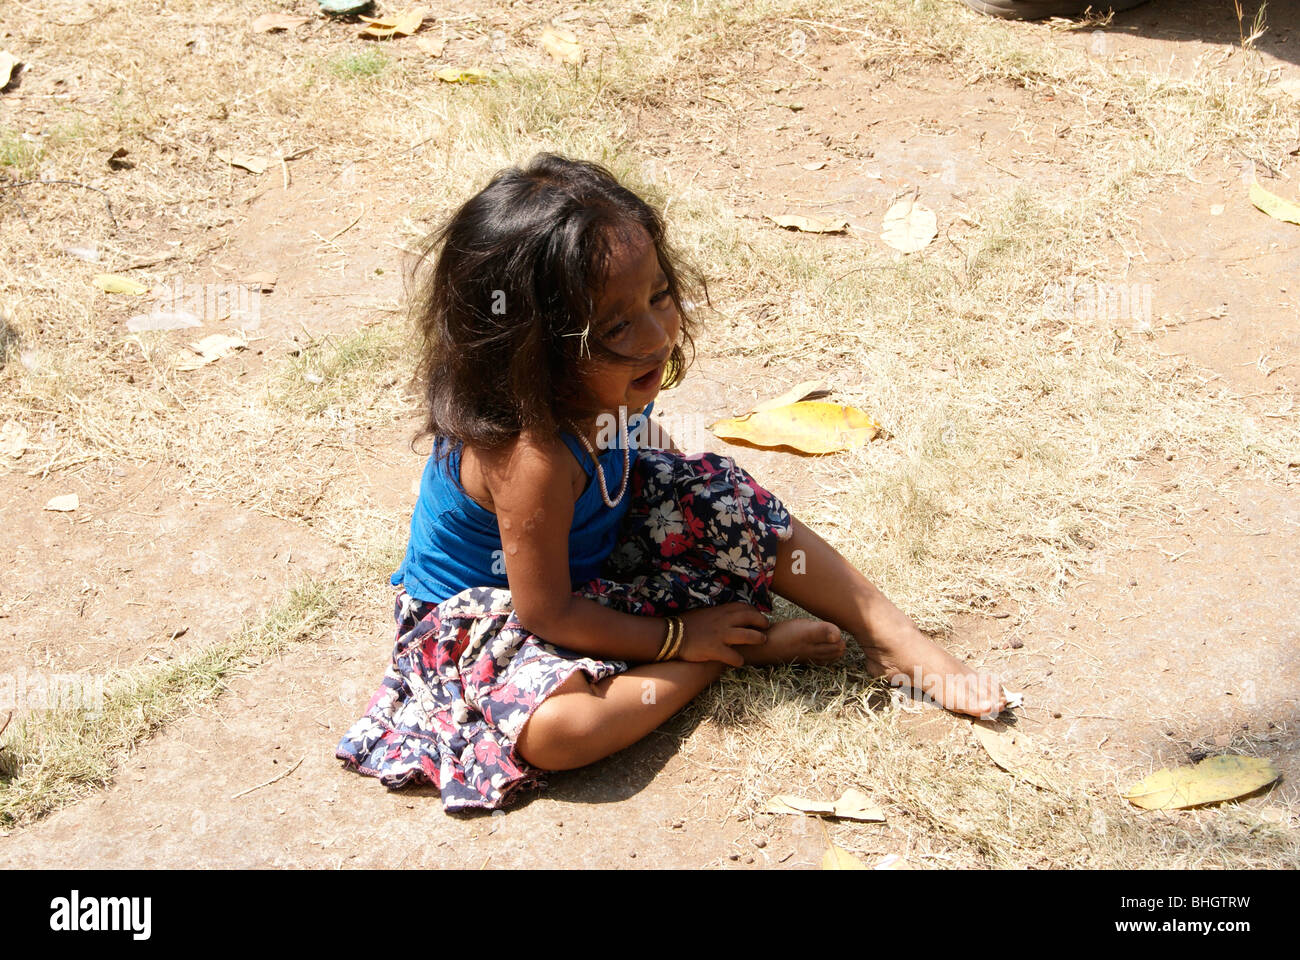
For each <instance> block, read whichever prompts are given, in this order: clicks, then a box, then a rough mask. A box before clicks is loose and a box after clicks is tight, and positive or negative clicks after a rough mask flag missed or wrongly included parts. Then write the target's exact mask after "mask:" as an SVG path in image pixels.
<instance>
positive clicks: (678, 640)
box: [664, 617, 686, 660]
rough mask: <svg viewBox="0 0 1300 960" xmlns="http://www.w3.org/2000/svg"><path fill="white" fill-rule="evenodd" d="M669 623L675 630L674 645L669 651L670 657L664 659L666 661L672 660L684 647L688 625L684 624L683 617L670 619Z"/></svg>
mask: <svg viewBox="0 0 1300 960" xmlns="http://www.w3.org/2000/svg"><path fill="white" fill-rule="evenodd" d="M668 622H669V624H670V625H671V626H672V628H673V645H672V649H670V650H669V651H668V656H666V657H664V659H665V660H672V659H674V658H675V657H676V656H677V651H678V650H680V649H681V647H682V636H683V635H684V634H685V633H686V625H685V624H684V623H682V618H681V617H669V618H668Z"/></svg>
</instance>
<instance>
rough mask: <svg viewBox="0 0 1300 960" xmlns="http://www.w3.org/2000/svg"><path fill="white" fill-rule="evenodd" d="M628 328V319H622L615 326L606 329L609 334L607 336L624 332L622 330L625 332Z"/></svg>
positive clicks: (615, 335) (614, 335)
mask: <svg viewBox="0 0 1300 960" xmlns="http://www.w3.org/2000/svg"><path fill="white" fill-rule="evenodd" d="M627 328H628V322H627V321H626V320H621V321H619V322H618V323H617V324H615V325H614V326H612V327H610V328H609V329H608V330H606V331H605V336H607V337H617V336H618V335H619V334H620V333H622V332H623V331H624V330H626V329H627Z"/></svg>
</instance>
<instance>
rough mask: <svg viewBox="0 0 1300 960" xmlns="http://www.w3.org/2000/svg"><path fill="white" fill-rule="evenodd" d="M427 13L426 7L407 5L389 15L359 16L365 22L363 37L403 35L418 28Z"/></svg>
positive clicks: (407, 34)
mask: <svg viewBox="0 0 1300 960" xmlns="http://www.w3.org/2000/svg"><path fill="white" fill-rule="evenodd" d="M428 15H429V8H428V7H409V8H407V9H406V10H403V11H402V12H401V13H396V14H393V16H391V17H359V18H358V19H360V20H364V21H365V22H366V28H365V29H364V30H362V31H361V36H363V37H378V38H381V39H382V38H384V37H404V36H409V35H410V34H412V33H415V31H417V30H419V29H420V27H421V25H422V24H423V23H424V18H425V17H427V16H428Z"/></svg>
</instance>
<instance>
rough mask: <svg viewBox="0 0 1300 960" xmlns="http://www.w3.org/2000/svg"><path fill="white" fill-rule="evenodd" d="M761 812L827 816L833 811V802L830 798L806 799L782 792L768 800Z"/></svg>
mask: <svg viewBox="0 0 1300 960" xmlns="http://www.w3.org/2000/svg"><path fill="white" fill-rule="evenodd" d="M763 812H764V813H806V814H812V815H813V816H817V817H829V816H831V815H832V814H834V812H835V804H834V803H833V802H831V801H830V800H808V799H806V798H805V797H793V796H790V795H788V794H782V795H780V796H775V797H773V798H772V799H771V800H769V801H768V802H767V806H766V807H764V809H763Z"/></svg>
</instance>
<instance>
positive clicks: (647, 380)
mask: <svg viewBox="0 0 1300 960" xmlns="http://www.w3.org/2000/svg"><path fill="white" fill-rule="evenodd" d="M663 377H664V368H663V365H662V364H660V365H659V366H657V367H655V368H654V369H653V370H651V371H650V372H649V373H647V374H646V375H645V376H643V377H637V378H636V379H635V380H633V381H632V386H634V387H636V388H637V389H638V390H649V389H650V388H651V387H657V386H658V385H659V384H660V383H661V382H662V381H663Z"/></svg>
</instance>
